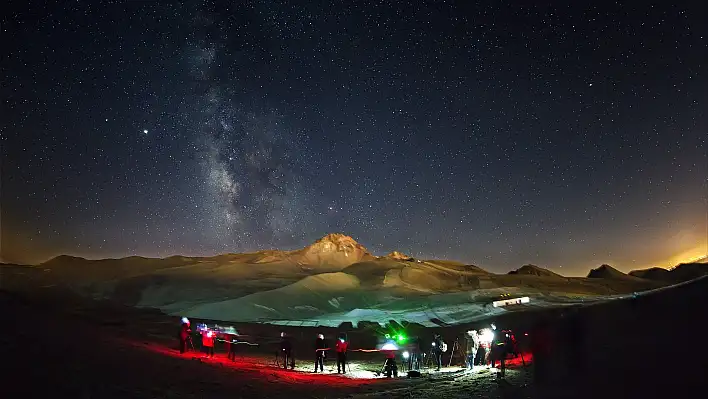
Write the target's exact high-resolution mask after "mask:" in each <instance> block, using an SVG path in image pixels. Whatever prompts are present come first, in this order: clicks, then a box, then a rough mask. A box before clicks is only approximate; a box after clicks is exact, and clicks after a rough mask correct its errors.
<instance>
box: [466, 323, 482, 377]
mask: <svg viewBox="0 0 708 399" xmlns="http://www.w3.org/2000/svg"><path fill="white" fill-rule="evenodd" d="M478 349H479V334H478V333H477V330H470V331H467V369H468V370H473V369H474V361H475V359H476V358H477V350H478Z"/></svg>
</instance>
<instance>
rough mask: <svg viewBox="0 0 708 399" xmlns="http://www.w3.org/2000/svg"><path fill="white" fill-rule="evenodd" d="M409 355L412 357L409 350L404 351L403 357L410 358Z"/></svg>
mask: <svg viewBox="0 0 708 399" xmlns="http://www.w3.org/2000/svg"><path fill="white" fill-rule="evenodd" d="M409 357H411V354H410V353H408V351H405V352H403V358H404V359H408V358H409Z"/></svg>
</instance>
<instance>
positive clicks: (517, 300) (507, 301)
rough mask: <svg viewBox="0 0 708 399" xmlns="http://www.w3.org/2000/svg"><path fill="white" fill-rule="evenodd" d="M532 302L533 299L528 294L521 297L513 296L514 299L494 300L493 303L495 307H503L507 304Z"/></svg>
mask: <svg viewBox="0 0 708 399" xmlns="http://www.w3.org/2000/svg"><path fill="white" fill-rule="evenodd" d="M529 302H531V299H530V298H529V297H527V296H525V297H521V298H513V299H504V300H501V301H494V302H492V305H493V306H494V307H495V308H498V307H502V306H507V305H519V304H522V303H529Z"/></svg>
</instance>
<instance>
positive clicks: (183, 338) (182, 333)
mask: <svg viewBox="0 0 708 399" xmlns="http://www.w3.org/2000/svg"><path fill="white" fill-rule="evenodd" d="M190 334H192V330H191V329H190V328H189V322H187V323H182V327H181V328H180V330H179V353H181V354H182V353H184V352H186V351H187V341H188V340H189V337H190Z"/></svg>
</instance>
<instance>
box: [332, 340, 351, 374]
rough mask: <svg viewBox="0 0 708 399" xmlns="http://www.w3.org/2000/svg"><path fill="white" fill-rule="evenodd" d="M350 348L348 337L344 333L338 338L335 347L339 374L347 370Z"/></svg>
mask: <svg viewBox="0 0 708 399" xmlns="http://www.w3.org/2000/svg"><path fill="white" fill-rule="evenodd" d="M348 348H349V342H347V337H346V336H345V335H344V334H342V335H341V336H340V337H339V340H337V344H336V345H335V349H336V350H337V374H341V373H345V374H346V372H347V349H348Z"/></svg>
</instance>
